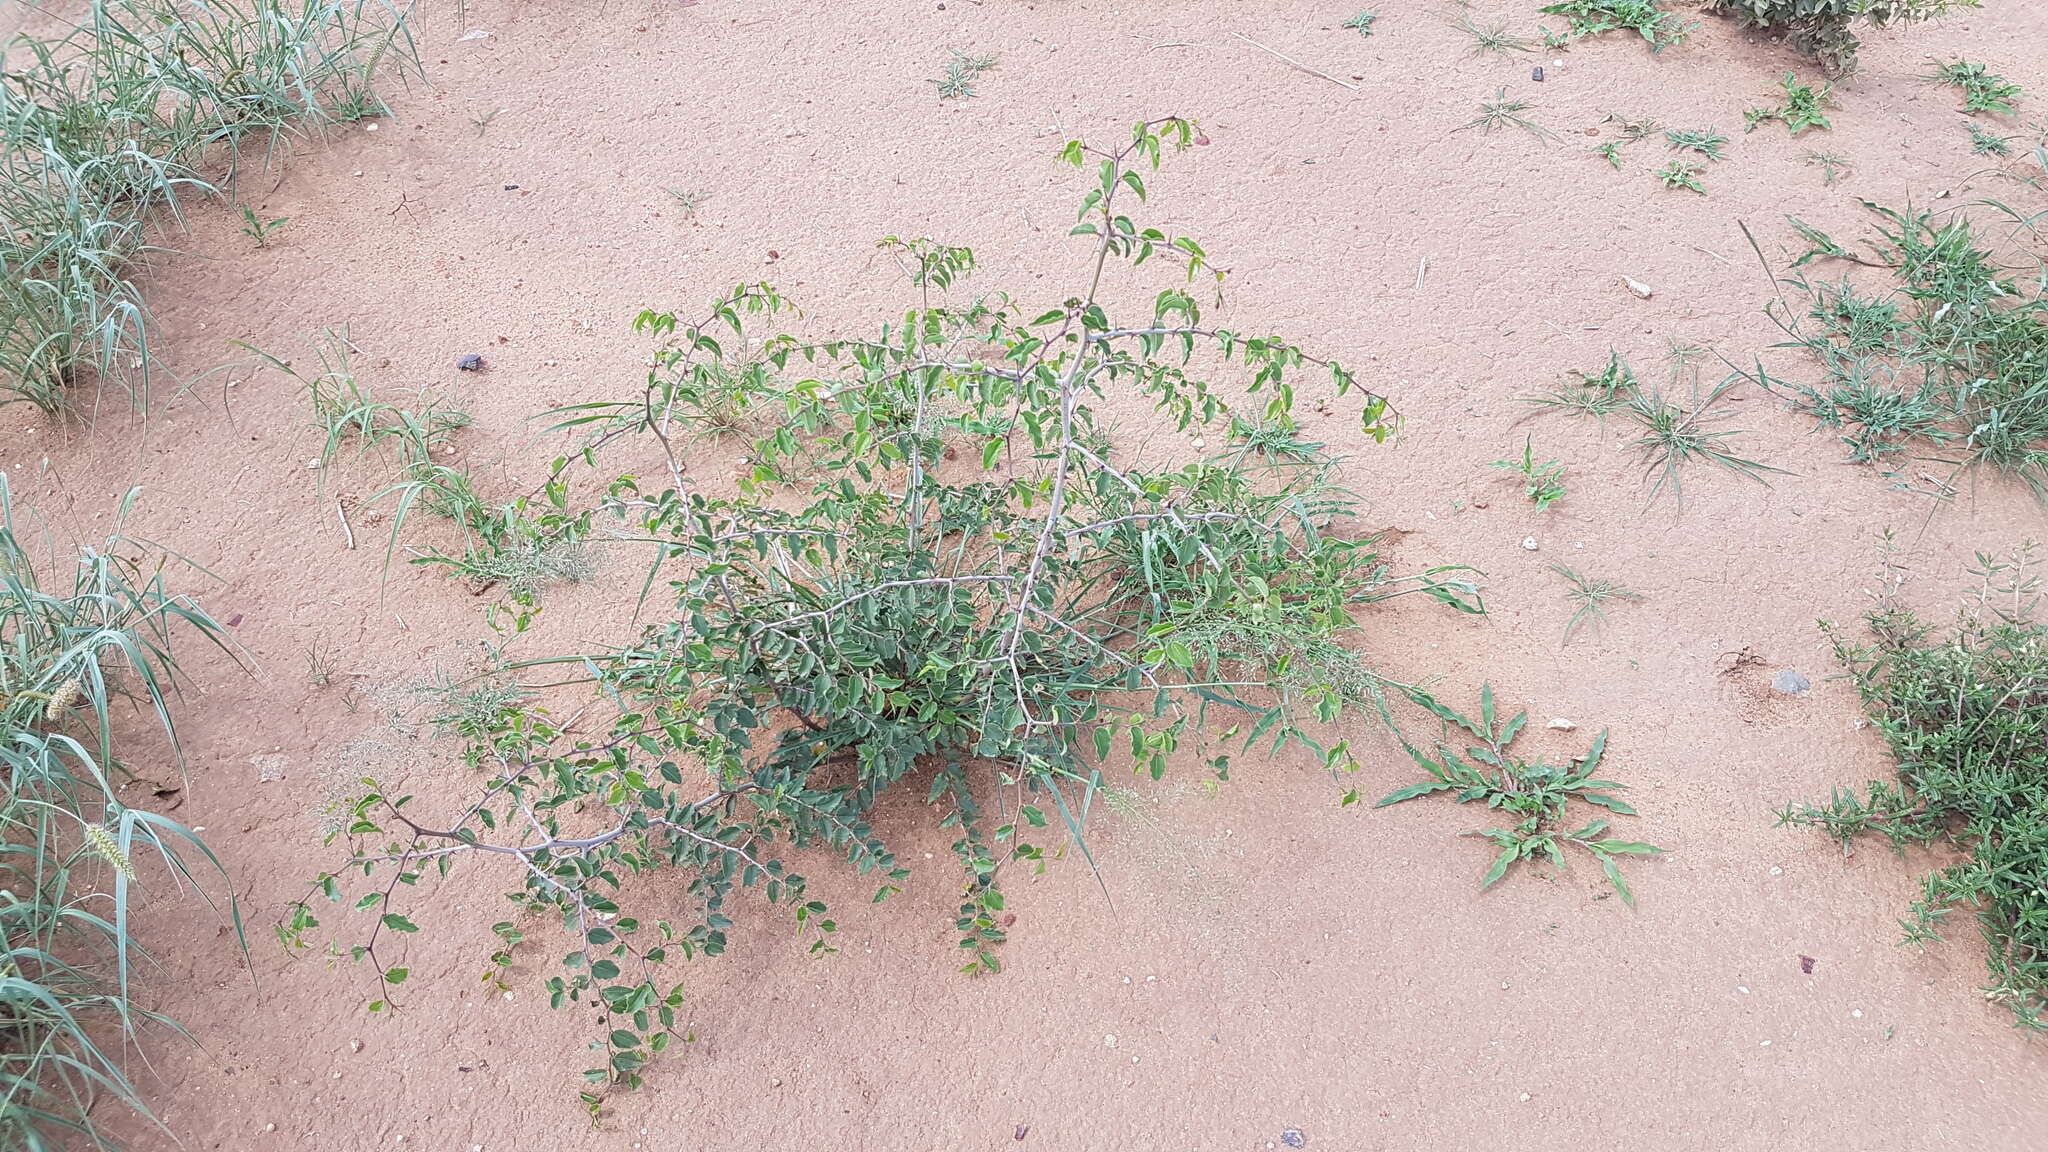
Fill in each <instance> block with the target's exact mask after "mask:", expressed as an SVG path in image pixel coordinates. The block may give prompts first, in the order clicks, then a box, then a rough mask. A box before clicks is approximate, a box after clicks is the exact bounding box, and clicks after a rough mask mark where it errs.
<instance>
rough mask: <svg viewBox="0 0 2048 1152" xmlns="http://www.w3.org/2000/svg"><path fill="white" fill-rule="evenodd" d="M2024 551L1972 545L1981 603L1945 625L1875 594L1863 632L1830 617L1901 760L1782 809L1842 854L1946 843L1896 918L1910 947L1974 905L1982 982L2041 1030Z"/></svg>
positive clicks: (2037, 705) (2039, 726) (2047, 766)
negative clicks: (1869, 842)
mask: <svg viewBox="0 0 2048 1152" xmlns="http://www.w3.org/2000/svg"><path fill="white" fill-rule="evenodd" d="M2030 565H2031V557H2030V556H2028V555H2026V554H2020V555H2018V556H2015V557H2013V558H2012V559H2009V560H2007V561H2002V562H2000V561H1994V560H1993V559H1992V558H1990V557H1985V556H1981V555H1980V556H1979V557H1978V567H1977V568H1976V569H1974V571H1975V573H1976V574H1977V575H1978V576H1979V578H1980V580H1981V582H1982V583H1981V585H1980V589H1979V593H1978V596H1977V598H1976V602H1975V603H1974V604H1972V605H1971V606H1970V608H1969V609H1968V610H1967V611H1965V612H1964V613H1963V614H1962V616H1961V618H1960V619H1959V620H1958V622H1957V623H1956V625H1955V626H1954V627H1953V628H1951V629H1947V630H1945V631H1944V630H1939V629H1935V628H1931V627H1928V626H1927V625H1924V624H1922V623H1921V622H1920V620H1919V619H1918V618H1917V617H1915V616H1914V614H1913V613H1911V612H1909V611H1906V610H1904V609H1901V608H1897V607H1895V606H1892V605H1889V604H1884V605H1881V606H1880V607H1879V609H1878V610H1877V611H1875V612H1873V613H1872V614H1871V615H1870V616H1869V617H1868V618H1867V623H1868V625H1869V629H1870V640H1869V641H1868V642H1862V643H1859V642H1856V641H1854V640H1852V639H1851V638H1850V637H1849V636H1848V635H1847V633H1846V632H1845V631H1844V630H1843V629H1841V628H1838V627H1836V626H1834V625H1828V624H1823V625H1822V627H1823V629H1824V630H1825V631H1826V633H1827V635H1828V637H1829V639H1830V640H1832V641H1833V642H1834V647H1835V655H1836V658H1837V659H1839V660H1840V661H1841V663H1842V666H1843V667H1844V668H1846V669H1847V670H1848V672H1849V675H1850V677H1851V679H1853V680H1854V682H1855V684H1856V689H1857V692H1858V694H1859V695H1861V696H1862V698H1863V706H1864V710H1865V711H1866V713H1867V714H1868V715H1869V717H1870V720H1871V722H1872V723H1873V724H1874V725H1876V727H1877V730H1878V732H1879V733H1881V734H1882V735H1883V736H1884V738H1885V741H1886V743H1888V744H1889V745H1890V746H1891V750H1892V755H1893V757H1894V758H1895V759H1896V760H1897V761H1898V777H1897V779H1896V780H1877V781H1872V782H1871V783H1870V784H1868V785H1867V786H1866V787H1865V788H1864V789H1863V790H1862V791H1860V792H1858V791H1854V790H1850V789H1836V790H1835V792H1834V794H1833V795H1831V796H1830V797H1829V798H1828V800H1827V801H1826V802H1825V803H1821V804H1799V805H1790V806H1787V807H1786V808H1784V809H1782V810H1780V811H1779V812H1778V822H1779V823H1780V824H1781V825H1803V826H1810V827H1817V828H1820V829H1822V830H1824V831H1826V832H1827V833H1828V834H1829V835H1831V836H1834V837H1835V838H1836V839H1837V840H1839V841H1841V844H1842V850H1843V851H1844V852H1847V851H1849V849H1850V847H1851V846H1852V845H1853V844H1854V843H1855V842H1856V841H1858V840H1859V839H1864V838H1871V837H1877V838H1882V839H1883V840H1884V841H1885V842H1886V843H1889V844H1890V845H1891V846H1892V847H1893V848H1894V849H1896V850H1899V851H1901V852H1903V851H1904V850H1905V849H1906V848H1908V847H1911V846H1916V845H1923V844H1934V843H1939V844H1945V845H1948V846H1950V847H1953V848H1954V849H1955V850H1956V851H1957V852H1959V853H1960V854H1961V855H1962V859H1961V860H1959V861H1958V862H1956V863H1953V864H1950V865H1948V866H1947V867H1944V868H1940V869H1937V870H1936V871H1934V872H1932V873H1930V874H1928V875H1927V877H1926V878H1925V879H1924V880H1923V881H1922V884H1921V895H1920V897H1919V899H1917V900H1915V901H1914V902H1913V905H1912V908H1911V909H1910V911H1909V913H1908V915H1907V917H1906V918H1905V919H1903V920H1901V921H1900V926H1901V927H1902V928H1903V929H1904V930H1905V940H1904V942H1906V943H1914V944H1922V943H1927V942H1930V941H1934V940H1938V939H1940V937H1941V931H1942V929H1943V927H1944V926H1945V925H1946V924H1947V922H1948V920H1949V918H1950V916H1951V915H1952V914H1953V913H1955V912H1957V911H1959V910H1964V911H1969V912H1971V913H1973V914H1974V916H1975V919H1976V921H1977V927H1978V929H1979V931H1980V932H1981V934H1982V935H1983V937H1984V941H1985V945H1986V954H1985V963H1986V966H1987V969H1988V971H1989V973H1990V981H1989V982H1988V983H1987V984H1986V985H1985V986H1984V991H1985V993H1986V995H1988V996H1989V997H1990V998H1991V999H1992V1000H1993V1001H1995V1002H1997V1003H2000V1004H2003V1005H2005V1006H2006V1007H2007V1008H2008V1009H2010V1010H2011V1011H2012V1013H2013V1018H2014V1020H2015V1021H2016V1022H2017V1023H2018V1024H2020V1025H2021V1026H2023V1027H2025V1028H2028V1029H2030V1030H2033V1031H2042V1030H2044V1029H2048V749H2044V746H2043V744H2042V740H2041V734H2042V733H2043V732H2044V731H2048V690H2044V686H2048V627H2044V626H2043V624H2042V622H2041V621H2040V620H2039V619H2038V618H2037V617H2035V616H2034V609H2035V607H2036V604H2037V601H2038V591H2039V588H2038V584H2037V582H2036V581H2035V580H2034V579H2033V577H2032V572H2031V570H2030Z"/></svg>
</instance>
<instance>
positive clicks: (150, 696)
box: [0, 474, 241, 1149]
mask: <svg viewBox="0 0 2048 1152" xmlns="http://www.w3.org/2000/svg"><path fill="white" fill-rule="evenodd" d="M133 498H134V493H133V492H130V493H129V498H128V500H125V501H123V502H122V505H121V509H120V512H121V514H122V515H123V516H125V514H126V513H127V511H128V508H129V507H130V505H131V503H132V501H133ZM138 553H144V554H146V549H145V547H144V546H143V545H141V544H140V543H139V542H137V541H133V540H130V539H127V538H124V537H121V536H119V535H116V536H114V537H112V538H110V539H109V540H107V541H106V543H105V544H104V545H102V546H101V547H99V548H87V549H83V550H81V551H80V552H79V553H78V555H77V557H76V558H75V560H74V561H73V564H72V571H71V579H70V586H69V587H68V588H65V587H63V586H61V585H60V586H55V587H52V586H48V585H47V584H46V582H45V580H44V578H43V576H42V575H41V574H40V573H39V572H38V562H37V557H36V556H35V555H34V554H33V553H32V552H31V550H30V548H29V546H28V541H26V540H24V539H23V537H22V535H21V533H20V531H19V529H18V526H17V524H16V522H15V517H14V505H13V501H12V497H11V494H10V493H9V491H8V487H7V482H6V476H5V475H4V474H0V764H4V767H5V771H4V773H0V1083H4V1084H5V1086H6V1091H5V1093H4V1095H0V1147H6V1148H21V1149H44V1148H48V1149H56V1148H85V1147H94V1148H106V1147H109V1146H110V1136H109V1133H108V1131H107V1129H106V1127H105V1126H106V1125H108V1124H109V1123H113V1124H115V1126H116V1127H118V1126H119V1123H118V1121H117V1120H116V1119H115V1116H114V1115H113V1113H115V1112H119V1111H126V1112H128V1113H131V1114H134V1113H139V1114H141V1115H143V1116H145V1117H147V1116H148V1115H149V1113H148V1110H147V1109H146V1108H145V1107H144V1105H143V1102H142V1099H141V1096H140V1094H139V1093H138V1092H137V1090H136V1087H135V1084H134V1082H133V1081H132V1080H131V1079H130V1078H129V1076H128V1074H127V1072H126V1071H125V1066H126V1064H127V1062H128V1060H129V1059H130V1057H131V1056H133V1054H134V1046H135V1043H136V1041H137V1039H138V1037H139V1036H140V1034H141V1033H142V1032H144V1031H145V1030H147V1029H151V1028H163V1029H166V1030H168V1031H171V1032H173V1033H177V1034H180V1035H182V1034H183V1030H182V1029H180V1028H179V1027H178V1026H177V1025H176V1024H175V1023H173V1022H172V1021H170V1020H168V1019H166V1018H164V1017H162V1016H160V1015H158V1014H156V1013H154V1012H151V1011H149V1010H147V1009H145V1008H143V1007H141V1006H140V1005H138V1004H137V1003H135V998H134V989H133V987H132V978H133V974H134V969H135V966H136V964H137V962H138V961H141V960H145V959H146V958H147V956H146V953H145V952H144V951H143V948H142V946H141V944H140V943H139V942H137V941H136V939H135V938H134V935H133V934H132V932H131V930H130V922H129V915H130V911H131V907H132V904H133V901H134V899H135V895H136V892H137V888H138V886H139V885H140V884H141V883H142V879H143V876H144V874H145V872H146V871H147V872H151V873H159V874H162V875H166V876H168V877H169V878H170V879H171V881H172V883H173V884H174V885H182V884H184V883H188V882H196V881H197V879H198V877H197V876H195V875H194V873H193V870H192V867H191V865H195V864H199V863H200V861H202V860H203V861H204V864H203V866H202V867H203V870H205V871H217V870H218V868H219V862H218V861H217V860H215V859H214V856H213V853H212V852H210V851H209V850H208V849H207V847H206V845H205V844H203V843H202V842H201V841H200V840H199V839H198V837H197V836H195V835H194V834H193V832H192V831H191V830H190V829H188V828H185V827H183V826H182V825H179V824H177V823H175V822H173V821H171V820H169V819H168V818H166V817H164V816H163V815H161V814H160V813H157V812H152V811H149V810H147V809H145V808H138V807H130V806H128V805H127V804H126V803H124V802H123V801H122V800H121V798H120V794H119V793H118V792H117V791H116V785H117V784H118V783H120V782H122V781H124V780H126V779H129V778H131V774H130V771H129V769H128V767H127V766H126V764H124V762H123V760H122V758H121V756H120V754H119V753H118V752H117V751H116V729H117V728H118V727H120V726H121V725H122V724H123V723H125V722H126V717H127V714H128V713H130V712H134V713H140V714H142V715H145V716H148V717H150V718H151V719H152V720H153V721H154V723H155V724H157V725H158V726H159V727H161V728H162V730H163V733H164V735H165V736H166V738H167V739H168V740H169V743H170V747H171V750H172V752H173V754H174V755H175V753H176V751H177V748H178V741H177V729H176V727H175V725H174V724H173V723H172V719H171V701H172V694H173V693H174V691H175V689H176V684H177V674H178V664H177V660H176V657H175V656H174V655H173V651H172V648H173V641H174V639H176V638H178V636H179V634H180V633H197V634H198V635H199V636H200V637H202V638H204V639H207V640H211V641H212V642H214V643H216V644H220V645H222V646H223V647H225V645H226V643H227V641H226V637H225V635H224V633H223V632H222V630H221V628H220V626H219V625H218V624H216V623H215V622H214V621H213V620H212V618H211V617H209V616H208V615H207V614H206V613H205V612H204V611H203V610H202V609H201V608H200V607H199V606H198V605H197V604H196V603H194V602H193V601H192V600H190V599H189V598H187V597H185V596H181V595H175V594H173V593H172V592H171V591H170V590H169V588H168V587H167V586H166V584H165V581H164V574H163V564H162V562H161V561H156V562H149V563H145V562H144V560H142V559H137V558H136V556H137V554H138ZM159 770H162V769H161V768H160V769H159ZM222 878H223V879H225V877H224V876H223V877H222ZM230 901H232V895H230ZM230 907H231V908H232V907H233V905H232V903H231V904H230ZM234 923H235V929H236V934H237V939H238V940H239V938H240V931H241V920H240V916H239V914H238V913H237V914H236V915H235V916H234Z"/></svg>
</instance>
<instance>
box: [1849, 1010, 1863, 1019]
mask: <svg viewBox="0 0 2048 1152" xmlns="http://www.w3.org/2000/svg"><path fill="white" fill-rule="evenodd" d="M1849 1017H1850V1018H1851V1019H1853V1020H1861V1019H1863V1009H1861V1008H1851V1009H1849Z"/></svg>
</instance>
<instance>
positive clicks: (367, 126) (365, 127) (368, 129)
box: [363, 124, 377, 132]
mask: <svg viewBox="0 0 2048 1152" xmlns="http://www.w3.org/2000/svg"><path fill="white" fill-rule="evenodd" d="M376 130H377V126H376V125H375V124H365V125H363V131H365V132H375V131H376Z"/></svg>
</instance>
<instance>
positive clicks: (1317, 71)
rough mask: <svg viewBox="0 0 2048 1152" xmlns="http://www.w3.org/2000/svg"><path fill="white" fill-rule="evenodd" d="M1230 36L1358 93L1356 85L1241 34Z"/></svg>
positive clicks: (1312, 74)
mask: <svg viewBox="0 0 2048 1152" xmlns="http://www.w3.org/2000/svg"><path fill="white" fill-rule="evenodd" d="M1231 35H1232V36H1235V37H1237V38H1238V39H1239V40H1242V41H1244V42H1245V43H1247V44H1249V45H1251V46H1252V47H1254V48H1257V49H1258V50H1259V51H1261V52H1264V53H1266V54H1267V55H1268V56H1273V57H1277V58H1278V59H1281V60H1285V61H1287V62H1288V63H1289V64H1292V65H1294V66H1295V67H1296V68H1299V69H1301V70H1302V71H1303V72H1306V73H1308V74H1309V75H1311V76H1321V77H1322V78H1323V79H1325V80H1328V81H1329V82H1330V83H1332V84H1335V85H1338V86H1339V87H1343V88H1349V89H1351V90H1352V91H1353V92H1356V91H1358V85H1356V84H1352V83H1350V82H1348V81H1344V80H1339V79H1337V78H1336V77H1335V76H1332V75H1330V74H1329V73H1328V72H1324V71H1322V70H1321V69H1318V68H1311V67H1309V66H1308V65H1306V64H1303V63H1302V62H1301V61H1299V60H1296V59H1295V58H1294V57H1292V56H1287V55H1284V54H1282V53H1279V52H1275V51H1273V50H1272V49H1271V48H1268V47H1266V46H1265V45H1264V44H1261V43H1259V42H1258V41H1257V40H1254V39H1252V38H1251V37H1249V36H1246V35H1244V34H1243V33H1240V32H1232V33H1231Z"/></svg>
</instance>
